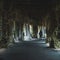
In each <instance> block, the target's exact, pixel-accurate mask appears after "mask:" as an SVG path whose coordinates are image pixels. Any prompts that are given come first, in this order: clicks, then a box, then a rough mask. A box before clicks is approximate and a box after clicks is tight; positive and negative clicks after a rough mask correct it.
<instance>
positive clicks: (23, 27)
mask: <svg viewBox="0 0 60 60" xmlns="http://www.w3.org/2000/svg"><path fill="white" fill-rule="evenodd" d="M0 3H1V4H0V9H1V11H0V31H1V32H0V45H1V44H3V46H5V45H8V44H9V43H14V42H20V41H32V40H34V38H36V39H38V40H39V39H45V41H46V43H47V42H48V43H50V38H51V37H52V38H53V40H54V46H56V47H60V43H57V41H58V42H59V39H58V38H57V34H59V27H60V20H59V19H60V17H59V15H60V13H59V12H60V4H57V3H56V2H53V1H50V2H46V3H43V2H42V4H41V3H39V1H37V3H34V2H33V1H30V3H28V2H27V1H26V3H25V2H24V1H18V0H17V1H14V0H13V1H12V0H11V1H7V2H6V1H4V0H3V1H2V0H1V1H0ZM48 3H49V4H50V5H49V4H48ZM43 4H44V5H43ZM51 40H52V39H51Z"/></svg>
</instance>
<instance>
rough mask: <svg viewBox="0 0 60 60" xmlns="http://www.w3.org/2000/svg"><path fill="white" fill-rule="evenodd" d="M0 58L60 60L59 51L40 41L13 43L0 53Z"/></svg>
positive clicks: (0, 59) (7, 59) (5, 59)
mask: <svg viewBox="0 0 60 60" xmlns="http://www.w3.org/2000/svg"><path fill="white" fill-rule="evenodd" d="M0 60H60V52H57V51H54V50H53V49H50V48H47V46H46V44H45V43H42V42H41V41H31V42H22V43H15V44H14V45H13V46H10V47H9V48H8V49H7V50H6V51H5V52H3V53H2V54H0Z"/></svg>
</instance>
